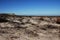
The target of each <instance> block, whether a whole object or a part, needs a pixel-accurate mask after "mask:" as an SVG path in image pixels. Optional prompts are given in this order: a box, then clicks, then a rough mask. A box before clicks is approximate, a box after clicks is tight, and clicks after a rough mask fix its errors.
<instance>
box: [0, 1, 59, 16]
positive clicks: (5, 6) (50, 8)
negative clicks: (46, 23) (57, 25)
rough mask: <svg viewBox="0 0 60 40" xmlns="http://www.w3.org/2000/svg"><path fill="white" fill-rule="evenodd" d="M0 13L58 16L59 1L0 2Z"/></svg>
mask: <svg viewBox="0 0 60 40" xmlns="http://www.w3.org/2000/svg"><path fill="white" fill-rule="evenodd" d="M0 13H15V14H17V15H43V16H44V15H46V16H50V15H53V16H55V15H58V16H60V0H0Z"/></svg>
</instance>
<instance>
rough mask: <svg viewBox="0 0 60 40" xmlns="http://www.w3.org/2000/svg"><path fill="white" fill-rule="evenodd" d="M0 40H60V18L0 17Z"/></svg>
mask: <svg viewBox="0 0 60 40" xmlns="http://www.w3.org/2000/svg"><path fill="white" fill-rule="evenodd" d="M0 40H60V17H59V18H58V17H47V16H45V17H42V16H18V15H17V16H16V15H7V14H6V15H0Z"/></svg>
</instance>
